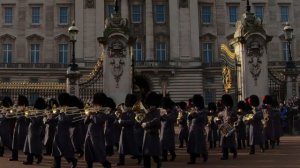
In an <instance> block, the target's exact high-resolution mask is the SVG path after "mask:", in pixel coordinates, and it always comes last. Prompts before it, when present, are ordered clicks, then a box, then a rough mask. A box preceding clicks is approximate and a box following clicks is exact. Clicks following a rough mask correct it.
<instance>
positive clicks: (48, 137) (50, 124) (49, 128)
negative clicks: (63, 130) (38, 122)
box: [44, 99, 58, 155]
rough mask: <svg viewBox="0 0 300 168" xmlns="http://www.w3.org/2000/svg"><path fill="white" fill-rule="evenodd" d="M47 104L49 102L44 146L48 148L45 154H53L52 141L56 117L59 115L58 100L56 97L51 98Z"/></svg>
mask: <svg viewBox="0 0 300 168" xmlns="http://www.w3.org/2000/svg"><path fill="white" fill-rule="evenodd" d="M47 104H48V111H49V113H48V114H47V116H46V117H45V118H44V123H45V135H44V146H45V150H46V152H45V153H44V155H51V152H52V143H53V139H54V134H55V127H56V124H57V120H56V117H57V115H58V113H57V112H58V110H57V108H58V102H57V100H56V99H50V100H49V101H48V103H47Z"/></svg>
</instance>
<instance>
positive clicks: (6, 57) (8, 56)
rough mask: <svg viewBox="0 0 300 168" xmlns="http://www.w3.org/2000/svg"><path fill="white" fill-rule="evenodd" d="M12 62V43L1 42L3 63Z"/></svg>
mask: <svg viewBox="0 0 300 168" xmlns="http://www.w3.org/2000/svg"><path fill="white" fill-rule="evenodd" d="M11 62H12V44H3V63H6V64H8V63H11Z"/></svg>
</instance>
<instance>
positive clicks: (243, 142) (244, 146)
mask: <svg viewBox="0 0 300 168" xmlns="http://www.w3.org/2000/svg"><path fill="white" fill-rule="evenodd" d="M242 144H243V148H244V149H245V148H246V142H245V140H244V139H243V140H242Z"/></svg>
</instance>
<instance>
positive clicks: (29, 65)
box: [0, 63, 68, 69]
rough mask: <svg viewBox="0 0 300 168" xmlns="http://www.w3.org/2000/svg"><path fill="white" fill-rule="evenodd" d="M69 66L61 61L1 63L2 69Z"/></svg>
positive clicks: (61, 67) (0, 67) (62, 67)
mask: <svg viewBox="0 0 300 168" xmlns="http://www.w3.org/2000/svg"><path fill="white" fill-rule="evenodd" d="M67 67H68V65H67V64H59V63H40V64H32V63H10V64H5V63H0V69H66V68H67Z"/></svg>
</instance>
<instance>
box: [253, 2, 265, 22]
mask: <svg viewBox="0 0 300 168" xmlns="http://www.w3.org/2000/svg"><path fill="white" fill-rule="evenodd" d="M254 8H255V16H256V17H259V18H261V19H262V20H263V18H264V6H263V5H255V7H254Z"/></svg>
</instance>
